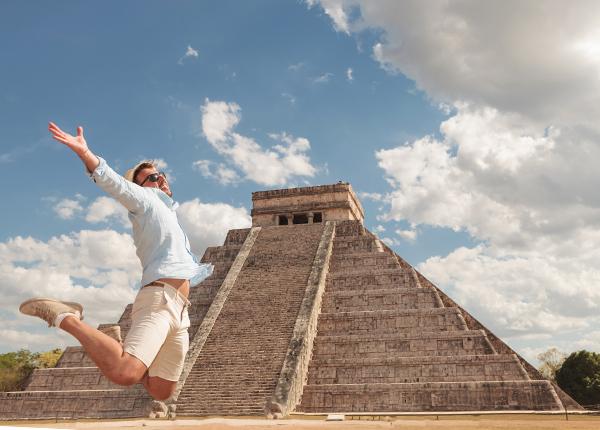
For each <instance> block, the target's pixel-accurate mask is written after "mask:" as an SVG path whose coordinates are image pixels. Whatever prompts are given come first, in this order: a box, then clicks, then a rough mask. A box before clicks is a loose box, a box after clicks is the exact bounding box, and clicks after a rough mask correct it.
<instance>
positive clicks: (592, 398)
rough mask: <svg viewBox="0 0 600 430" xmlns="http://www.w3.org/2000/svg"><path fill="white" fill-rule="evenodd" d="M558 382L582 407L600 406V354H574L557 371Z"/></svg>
mask: <svg viewBox="0 0 600 430" xmlns="http://www.w3.org/2000/svg"><path fill="white" fill-rule="evenodd" d="M556 382H557V383H558V386H559V387H560V388H562V389H563V390H564V391H565V392H566V393H567V394H569V395H570V396H571V397H573V399H575V400H576V401H577V402H579V403H580V404H581V405H598V404H600V354H597V353H595V352H589V351H586V350H582V351H577V352H573V353H572V354H571V355H569V356H568V357H567V359H566V360H565V362H564V363H563V364H562V366H561V367H560V369H558V370H557V372H556Z"/></svg>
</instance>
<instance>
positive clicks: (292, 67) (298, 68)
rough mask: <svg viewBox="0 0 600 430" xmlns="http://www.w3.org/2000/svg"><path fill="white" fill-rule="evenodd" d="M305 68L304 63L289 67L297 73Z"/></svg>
mask: <svg viewBox="0 0 600 430" xmlns="http://www.w3.org/2000/svg"><path fill="white" fill-rule="evenodd" d="M303 67H304V62H299V63H296V64H290V65H289V66H288V70H291V71H292V72H297V71H298V70H300V69H301V68H303Z"/></svg>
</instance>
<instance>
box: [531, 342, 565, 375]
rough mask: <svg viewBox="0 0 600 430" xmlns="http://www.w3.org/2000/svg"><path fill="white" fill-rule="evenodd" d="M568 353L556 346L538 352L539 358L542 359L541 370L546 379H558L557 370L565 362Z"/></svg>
mask: <svg viewBox="0 0 600 430" xmlns="http://www.w3.org/2000/svg"><path fill="white" fill-rule="evenodd" d="M566 358H567V354H565V353H564V352H561V351H559V350H558V349H556V348H550V349H549V350H548V351H546V352H542V353H541V354H538V356H537V359H538V360H539V361H540V367H539V369H538V370H539V371H540V373H541V374H542V375H544V377H545V378H546V379H550V380H551V381H554V380H556V371H557V370H558V369H560V366H562V364H563V363H564V362H565V359H566Z"/></svg>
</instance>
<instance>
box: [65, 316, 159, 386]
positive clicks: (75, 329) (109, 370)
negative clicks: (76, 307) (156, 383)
mask: <svg viewBox="0 0 600 430" xmlns="http://www.w3.org/2000/svg"><path fill="white" fill-rule="evenodd" d="M60 328H61V329H63V330H64V331H66V332H67V333H69V334H71V335H72V336H74V337H75V338H76V339H77V340H78V341H79V343H81V346H83V349H85V352H86V353H87V354H88V355H89V356H90V358H91V359H92V361H93V362H94V363H96V366H98V368H99V369H100V371H101V372H102V373H103V374H104V375H105V376H106V377H107V378H108V379H110V380H111V381H112V382H114V383H115V384H119V385H133V384H136V383H138V382H140V380H141V379H142V378H143V376H144V374H145V373H146V370H148V368H147V367H146V365H145V364H144V363H143V362H142V361H141V360H139V359H138V358H136V357H134V356H133V355H131V354H128V353H126V352H124V351H123V346H122V345H121V344H120V343H119V342H117V341H116V340H115V339H113V338H111V337H110V336H108V335H106V334H104V333H102V332H101V331H99V330H96V329H95V328H92V327H90V326H89V325H87V324H85V323H84V322H83V321H81V320H79V319H77V318H75V317H71V316H68V317H66V318H65V319H64V320H63V321H62V323H61V324H60Z"/></svg>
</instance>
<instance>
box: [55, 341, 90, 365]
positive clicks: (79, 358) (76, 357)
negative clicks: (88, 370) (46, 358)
mask: <svg viewBox="0 0 600 430" xmlns="http://www.w3.org/2000/svg"><path fill="white" fill-rule="evenodd" d="M94 366H96V365H95V364H94V362H93V361H92V360H91V359H90V357H88V355H87V354H86V353H85V351H84V349H83V347H82V346H67V347H66V348H65V350H64V351H63V354H62V355H61V357H60V358H59V359H58V362H57V363H56V367H57V368H67V367H94Z"/></svg>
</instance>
